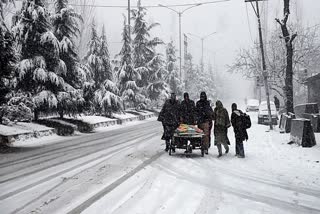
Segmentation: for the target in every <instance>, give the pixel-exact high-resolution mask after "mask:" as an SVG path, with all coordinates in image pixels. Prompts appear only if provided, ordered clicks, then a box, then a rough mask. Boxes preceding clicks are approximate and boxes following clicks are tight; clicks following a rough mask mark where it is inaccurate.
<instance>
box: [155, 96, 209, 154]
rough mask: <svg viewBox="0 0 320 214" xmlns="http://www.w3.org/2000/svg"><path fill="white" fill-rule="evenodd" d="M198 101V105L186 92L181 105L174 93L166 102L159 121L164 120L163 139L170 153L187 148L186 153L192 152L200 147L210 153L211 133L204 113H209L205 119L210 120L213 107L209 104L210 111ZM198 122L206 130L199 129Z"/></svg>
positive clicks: (204, 151) (202, 150) (202, 151)
mask: <svg viewBox="0 0 320 214" xmlns="http://www.w3.org/2000/svg"><path fill="white" fill-rule="evenodd" d="M203 93H204V92H202V93H201V96H200V101H202V100H203ZM200 101H198V103H199V102H200ZM205 101H206V100H205ZM198 103H197V106H196V105H195V103H194V101H193V100H190V99H189V94H188V93H184V100H183V101H182V102H181V104H180V105H179V103H178V101H176V97H175V94H174V93H172V94H171V98H170V99H169V100H168V101H166V103H165V104H164V106H163V108H162V110H161V112H160V114H159V117H158V121H161V122H162V125H163V128H164V134H163V136H162V139H163V140H165V141H166V149H165V150H166V151H169V154H170V155H171V153H172V152H175V150H176V149H185V153H186V154H189V153H192V150H193V149H200V150H201V154H202V155H203V154H204V153H206V154H208V142H207V141H208V139H209V135H210V133H208V131H209V130H207V129H206V127H207V126H204V125H205V124H204V123H205V122H207V121H204V115H207V114H208V117H206V118H205V119H208V120H210V119H211V114H210V113H211V112H212V109H211V107H210V106H209V107H210V109H211V111H209V112H208V111H207V108H204V106H203V105H198ZM201 104H202V103H201ZM205 107H207V106H205ZM210 109H209V110H210ZM197 122H198V123H199V124H197ZM208 122H209V121H208ZM196 124H197V125H198V126H199V127H201V128H202V129H203V128H204V130H202V129H199V128H198V126H197V125H196Z"/></svg>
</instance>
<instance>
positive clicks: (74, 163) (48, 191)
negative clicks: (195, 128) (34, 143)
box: [0, 114, 320, 214]
mask: <svg viewBox="0 0 320 214" xmlns="http://www.w3.org/2000/svg"><path fill="white" fill-rule="evenodd" d="M255 117H256V115H254V114H253V115H252V119H253V123H255V122H256V121H255ZM265 130H267V127H266V126H259V125H257V124H254V125H253V127H252V128H251V129H250V131H249V135H250V140H249V141H248V142H246V143H245V150H246V155H247V157H246V158H245V159H238V158H236V157H234V151H233V150H234V148H233V147H234V144H233V142H234V138H233V136H232V134H233V133H232V131H231V130H230V131H229V136H230V140H231V142H232V145H231V154H228V155H224V156H223V157H222V158H220V159H218V158H217V157H216V156H217V151H216V148H211V150H210V151H209V152H210V154H209V155H208V156H205V157H204V158H202V157H201V156H200V151H197V150H196V151H194V153H193V154H192V155H191V157H189V158H186V157H185V156H184V155H183V151H181V150H180V151H177V153H176V154H174V155H173V156H169V155H168V154H166V153H164V152H163V151H162V150H163V147H164V145H163V142H161V141H160V140H159V138H160V136H161V131H162V127H161V125H160V124H159V123H158V122H156V121H149V122H146V123H143V124H139V125H135V126H132V127H125V128H120V129H116V130H110V131H107V132H104V133H97V134H93V135H84V136H82V137H78V138H74V139H71V140H69V141H66V142H61V143H56V144H50V145H47V146H46V147H39V148H33V149H30V148H29V149H28V150H25V151H23V152H20V153H17V154H7V155H5V157H4V158H1V160H0V190H1V191H0V210H1V213H71V214H74V213H81V212H82V213H88V214H89V213H90V214H91V213H119V214H123V213H133V214H135V213H145V214H150V213H152V214H153V213H183V214H186V213H199V214H204V213H210V214H211V213H223V214H225V213H230V214H235V213H244V214H250V213H277V214H278V213H288V214H289V213H320V180H319V179H320V163H319V160H320V146H319V145H317V146H316V147H313V148H301V147H296V146H294V145H292V146H290V145H287V144H286V142H288V135H286V134H285V135H281V134H279V133H278V132H277V131H274V132H265ZM124 132H125V134H124ZM318 140H320V139H318ZM318 143H319V142H318ZM3 211H4V212H3Z"/></svg>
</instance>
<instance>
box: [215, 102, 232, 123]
mask: <svg viewBox="0 0 320 214" xmlns="http://www.w3.org/2000/svg"><path fill="white" fill-rule="evenodd" d="M213 120H214V126H222V127H226V128H229V127H230V126H231V124H230V119H229V114H228V111H227V109H225V108H224V107H223V105H222V103H221V102H217V106H216V107H215V109H214V111H213Z"/></svg>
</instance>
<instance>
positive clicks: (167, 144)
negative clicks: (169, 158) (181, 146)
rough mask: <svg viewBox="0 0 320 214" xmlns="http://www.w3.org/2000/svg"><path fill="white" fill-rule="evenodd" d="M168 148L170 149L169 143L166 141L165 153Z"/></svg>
mask: <svg viewBox="0 0 320 214" xmlns="http://www.w3.org/2000/svg"><path fill="white" fill-rule="evenodd" d="M169 147H170V141H169V140H166V148H165V151H166V152H167V151H169Z"/></svg>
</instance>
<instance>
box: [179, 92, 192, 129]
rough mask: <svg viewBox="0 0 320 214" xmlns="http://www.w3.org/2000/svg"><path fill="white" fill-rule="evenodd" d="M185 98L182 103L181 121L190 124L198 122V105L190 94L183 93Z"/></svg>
mask: <svg viewBox="0 0 320 214" xmlns="http://www.w3.org/2000/svg"><path fill="white" fill-rule="evenodd" d="M183 98H184V100H183V101H182V102H181V104H180V122H181V123H184V124H188V125H194V124H195V123H196V115H195V113H196V112H195V110H196V105H195V103H194V101H193V100H190V98H189V94H188V93H187V92H186V93H184V94H183Z"/></svg>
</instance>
